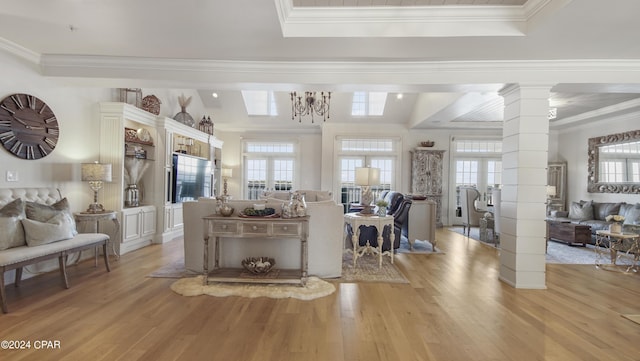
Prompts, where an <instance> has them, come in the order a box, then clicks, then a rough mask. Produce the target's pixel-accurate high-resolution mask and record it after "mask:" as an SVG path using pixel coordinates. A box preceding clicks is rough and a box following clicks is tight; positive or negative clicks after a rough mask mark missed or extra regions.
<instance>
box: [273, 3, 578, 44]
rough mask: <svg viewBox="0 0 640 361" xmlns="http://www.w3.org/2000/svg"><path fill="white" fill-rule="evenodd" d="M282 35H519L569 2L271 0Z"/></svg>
mask: <svg viewBox="0 0 640 361" xmlns="http://www.w3.org/2000/svg"><path fill="white" fill-rule="evenodd" d="M274 1H275V6H276V11H277V13H278V19H279V21H280V28H281V30H282V35H283V36H284V37H461V36H523V35H525V34H526V30H527V28H528V25H529V22H532V23H533V22H537V21H539V20H540V19H541V18H544V17H546V16H549V15H551V14H552V13H553V12H554V11H556V10H558V9H560V8H561V7H563V6H564V5H566V4H567V3H569V2H571V1H572V0H529V1H527V2H526V3H525V5H523V6H513V5H509V6H499V5H497V6H493V5H482V6H471V5H469V6H463V5H455V6H447V5H444V6H366V7H362V6H359V7H358V6H336V7H331V6H329V7H325V6H323V7H307V6H305V7H295V6H293V1H292V0H274Z"/></svg>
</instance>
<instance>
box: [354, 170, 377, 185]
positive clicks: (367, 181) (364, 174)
mask: <svg viewBox="0 0 640 361" xmlns="http://www.w3.org/2000/svg"><path fill="white" fill-rule="evenodd" d="M378 184H380V169H379V168H369V167H365V168H356V185H359V186H373V185H378Z"/></svg>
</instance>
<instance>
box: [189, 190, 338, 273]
mask: <svg viewBox="0 0 640 361" xmlns="http://www.w3.org/2000/svg"><path fill="white" fill-rule="evenodd" d="M215 202H216V201H215V199H213V198H201V199H199V200H198V201H195V202H185V203H183V207H182V211H183V216H184V260H185V267H186V268H187V269H188V270H189V271H192V272H202V268H203V267H202V265H203V261H204V241H203V239H204V235H205V233H206V229H205V228H206V226H205V223H204V221H203V220H202V217H205V216H207V215H210V214H213V213H214V212H215V204H216V203H215ZM283 202H284V201H283V200H282V199H262V200H251V201H247V200H237V201H230V202H229V203H230V204H231V206H232V207H234V208H235V212H238V211H241V210H243V209H245V208H247V207H252V206H253V204H256V203H265V204H266V206H267V207H273V208H275V209H277V210H278V211H279V210H280V209H281V207H282V204H283ZM342 209H343V208H342V205H341V204H338V203H336V202H334V201H333V200H328V201H317V202H307V214H308V215H309V216H310V218H309V238H308V243H307V244H308V254H309V263H308V266H309V269H308V273H309V275H310V276H311V275H313V276H317V277H322V278H334V277H340V276H341V275H342V251H343V247H344V240H343V222H344V221H343V212H342ZM214 243H215V242H209V247H210V249H209V269H210V270H211V269H213V265H214V262H213V260H214V247H213V245H214ZM221 252H222V254H221V264H220V266H221V267H240V262H241V260H242V259H243V258H245V257H254V256H269V257H273V258H275V260H276V263H277V267H281V268H298V267H300V242H295V241H294V240H291V239H289V240H286V241H282V240H277V239H242V240H233V239H229V240H225V239H223V240H222V251H221Z"/></svg>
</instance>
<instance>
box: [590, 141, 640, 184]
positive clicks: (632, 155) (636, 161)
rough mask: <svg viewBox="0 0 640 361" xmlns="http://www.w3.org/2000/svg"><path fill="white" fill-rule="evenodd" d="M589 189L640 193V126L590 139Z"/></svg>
mask: <svg viewBox="0 0 640 361" xmlns="http://www.w3.org/2000/svg"><path fill="white" fill-rule="evenodd" d="M588 172H589V175H588V184H587V191H588V192H590V193H633V194H640V130H633V131H630V132H625V133H617V134H610V135H605V136H603V137H595V138H590V139H589V169H588Z"/></svg>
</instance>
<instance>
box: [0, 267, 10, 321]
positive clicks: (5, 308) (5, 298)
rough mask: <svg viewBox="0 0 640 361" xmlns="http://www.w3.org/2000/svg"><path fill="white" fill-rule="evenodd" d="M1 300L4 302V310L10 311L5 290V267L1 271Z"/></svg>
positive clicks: (5, 311) (4, 311)
mask: <svg viewBox="0 0 640 361" xmlns="http://www.w3.org/2000/svg"><path fill="white" fill-rule="evenodd" d="M0 299H1V300H0V301H1V302H2V312H3V313H9V309H8V308H7V294H6V293H5V292H4V267H2V270H1V271H0Z"/></svg>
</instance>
